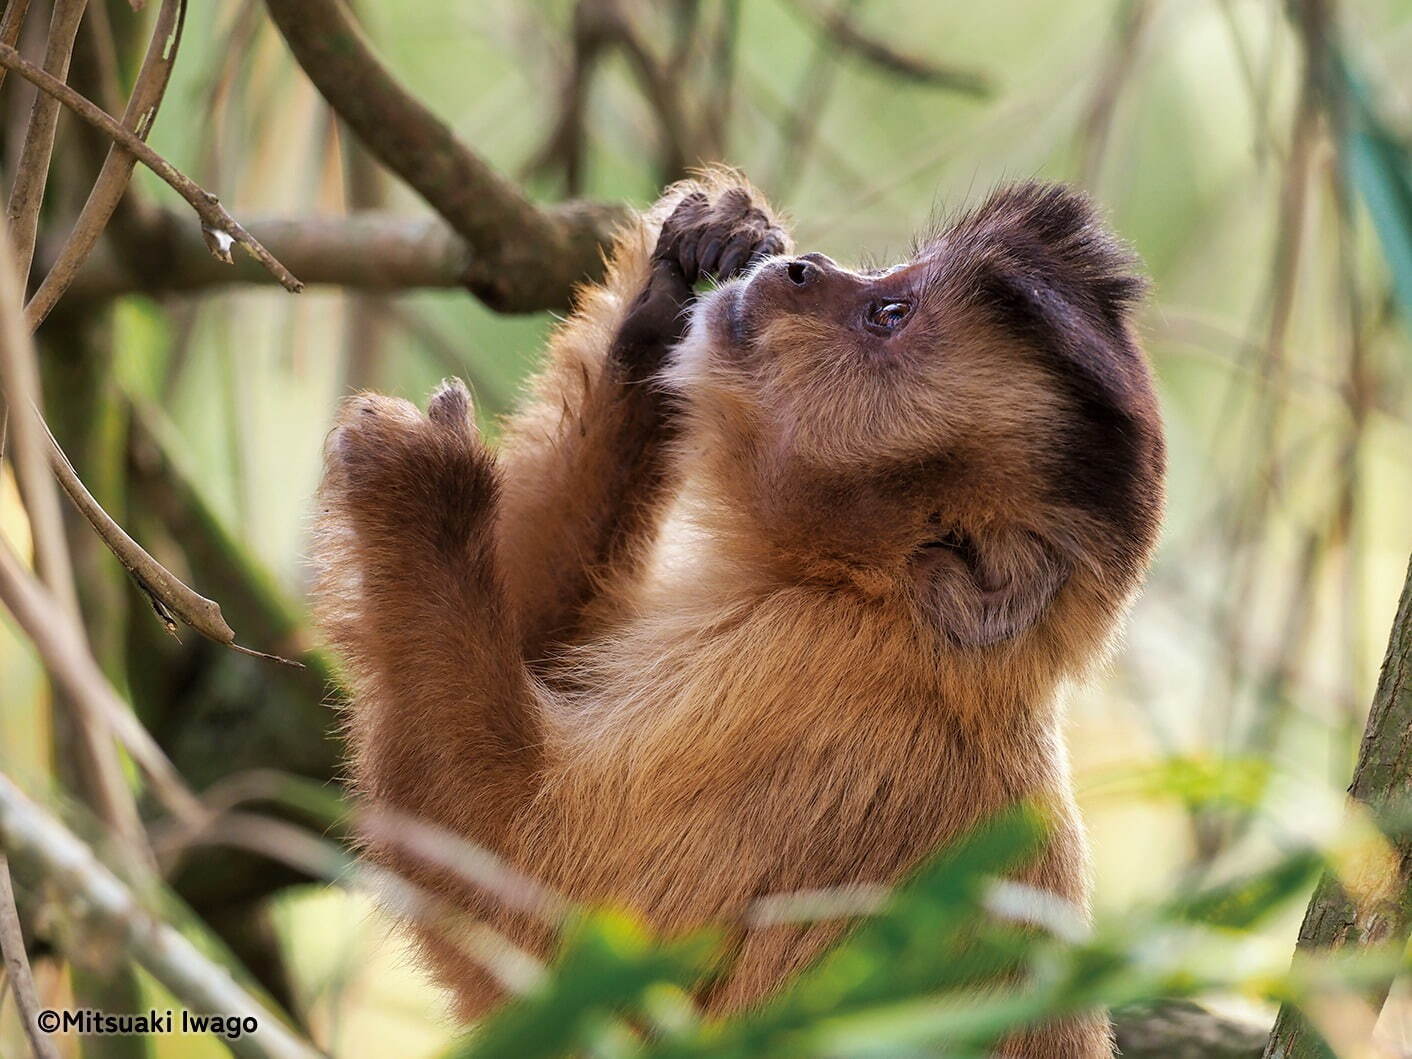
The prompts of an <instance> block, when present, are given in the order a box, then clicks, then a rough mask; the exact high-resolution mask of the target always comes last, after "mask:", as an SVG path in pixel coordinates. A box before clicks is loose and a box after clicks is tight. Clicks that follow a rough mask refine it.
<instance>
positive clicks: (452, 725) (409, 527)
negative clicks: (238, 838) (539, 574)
mask: <svg viewBox="0 0 1412 1059" xmlns="http://www.w3.org/2000/svg"><path fill="white" fill-rule="evenodd" d="M499 491H500V486H499V478H498V472H497V468H496V465H495V459H494V457H493V456H492V454H491V453H490V452H489V451H488V450H487V449H486V448H485V447H484V446H483V445H482V444H481V441H480V439H479V437H478V436H477V434H476V431H475V427H474V425H473V422H472V417H471V401H470V395H469V394H468V393H467V391H466V388H465V386H464V385H462V384H461V383H460V382H459V381H455V380H450V381H448V382H445V383H443V384H442V385H441V387H440V388H439V389H438V390H437V391H436V392H435V393H434V394H433V395H432V397H431V400H430V404H429V407H428V411H427V414H426V415H425V416H423V415H422V414H421V413H420V412H419V411H418V410H417V409H416V407H415V406H414V405H412V404H410V403H409V402H407V401H403V400H400V399H397V398H390V397H379V396H375V395H372V394H362V395H359V396H357V397H354V398H351V399H350V400H349V401H348V402H347V404H346V405H345V407H344V409H343V412H342V414H341V415H340V418H339V422H338V425H337V426H336V427H335V429H334V431H333V433H332V434H331V435H330V438H329V442H328V447H327V454H326V467H325V476H324V483H323V486H322V487H321V490H320V513H319V541H318V548H317V551H318V555H319V558H320V561H321V569H320V576H319V583H318V585H317V586H316V598H317V599H318V600H319V604H320V609H321V612H322V616H323V618H324V621H325V623H326V625H325V627H326V628H327V629H329V630H330V632H331V633H332V635H333V639H334V641H335V643H336V645H337V646H338V647H339V648H340V649H341V651H342V653H343V656H344V658H345V659H346V660H347V662H348V667H349V676H350V678H351V681H352V684H353V688H352V691H353V701H354V705H353V707H352V708H353V710H354V712H355V717H354V719H353V723H350V724H349V726H348V729H349V733H350V736H351V739H352V742H353V753H354V763H353V764H354V772H355V774H356V775H357V777H358V781H359V786H360V787H361V788H362V792H363V793H364V794H365V795H366V796H368V797H370V798H372V799H373V800H374V801H375V802H377V803H379V804H382V805H387V806H390V807H392V808H394V809H396V810H399V811H402V812H406V813H409V814H415V815H418V816H422V817H425V818H427V819H429V820H432V821H434V822H436V823H438V824H440V825H441V826H444V827H448V828H451V829H453V830H455V831H457V832H459V833H461V834H465V835H467V836H469V837H472V838H475V839H477V840H480V841H483V842H487V843H496V842H498V841H499V840H500V839H501V838H502V837H503V835H504V833H505V831H506V830H507V829H508V827H509V826H510V824H511V822H512V820H513V819H514V816H515V814H516V812H517V811H518V810H519V808H520V807H521V806H522V805H523V804H524V802H525V801H526V799H528V798H529V797H530V795H531V794H532V792H533V788H534V784H535V779H536V775H537V773H538V769H539V759H540V753H541V748H540V743H541V735H540V725H541V719H542V713H541V710H540V704H539V703H538V702H537V701H536V695H537V691H536V688H535V685H534V682H533V681H532V680H531V679H530V678H529V676H528V673H527V672H526V670H525V667H524V665H523V662H522V660H521V656H520V652H519V640H518V634H517V630H516V627H515V619H514V616H513V615H512V614H510V613H509V612H508V608H507V606H506V604H505V600H504V594H503V590H502V587H501V583H500V574H499V571H498V569H497V564H496V557H495V536H494V532H493V526H494V519H495V510H496V505H497V500H498V496H499ZM374 852H377V851H376V850H375V851H374Z"/></svg>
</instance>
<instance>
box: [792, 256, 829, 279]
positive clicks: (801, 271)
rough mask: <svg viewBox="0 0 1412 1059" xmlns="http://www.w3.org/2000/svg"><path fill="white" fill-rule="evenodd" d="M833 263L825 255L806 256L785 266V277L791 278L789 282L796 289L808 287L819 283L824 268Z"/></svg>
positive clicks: (797, 258)
mask: <svg viewBox="0 0 1412 1059" xmlns="http://www.w3.org/2000/svg"><path fill="white" fill-rule="evenodd" d="M832 264H833V262H832V261H830V260H829V258H828V257H827V256H826V255H824V254H805V255H804V256H802V257H796V258H795V259H794V260H793V261H791V262H790V263H789V264H788V265H786V266H785V270H784V271H785V275H787V276H788V277H789V282H791V283H793V284H794V285H795V286H796V287H808V286H811V285H813V284H815V283H817V282H818V281H819V280H820V278H822V277H823V274H824V269H823V267H822V266H825V265H832Z"/></svg>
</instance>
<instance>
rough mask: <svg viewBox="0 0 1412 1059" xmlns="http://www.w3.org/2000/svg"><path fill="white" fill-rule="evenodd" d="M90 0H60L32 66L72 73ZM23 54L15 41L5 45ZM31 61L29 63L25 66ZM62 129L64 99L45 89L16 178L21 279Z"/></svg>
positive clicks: (14, 215) (13, 231)
mask: <svg viewBox="0 0 1412 1059" xmlns="http://www.w3.org/2000/svg"><path fill="white" fill-rule="evenodd" d="M87 6H88V0H56V2H55V4H54V10H53V15H52V17H51V18H50V20H49V39H48V42H47V43H46V44H45V48H44V68H43V69H40V68H39V67H37V66H35V67H32V69H34V70H35V71H36V72H37V73H39V74H42V75H43V76H44V77H46V78H48V79H49V80H50V81H52V82H54V83H55V84H59V85H62V84H63V83H64V78H66V77H68V75H69V62H70V60H71V59H72V58H73V51H74V38H75V37H77V36H78V25H79V22H80V21H82V19H83V11H84V8H85V7H87ZM0 47H5V48H6V49H8V50H9V51H11V52H14V54H15V55H16V56H18V54H19V53H18V52H15V50H14V48H13V47H10V45H8V44H6V45H0ZM26 65H29V64H26ZM58 127H59V103H58V101H57V100H55V99H54V98H52V97H51V96H48V95H45V94H44V93H43V92H41V93H39V95H37V96H35V97H34V105H33V106H32V107H31V108H30V112H29V126H28V128H26V129H25V142H24V147H23V148H22V149H21V152H20V162H19V167H18V168H17V169H16V170H15V182H14V185H13V186H12V187H11V188H10V204H9V209H8V212H9V218H10V238H11V239H12V240H13V241H14V247H15V270H16V271H17V272H18V273H19V275H20V277H21V279H24V278H26V277H28V276H29V266H30V263H31V261H33V259H34V241H35V238H36V236H37V235H38V232H39V210H40V208H41V207H42V206H43V205H44V186H45V184H47V183H48V181H49V161H50V159H51V158H52V156H53V153H54V133H55V131H56V130H57V129H58Z"/></svg>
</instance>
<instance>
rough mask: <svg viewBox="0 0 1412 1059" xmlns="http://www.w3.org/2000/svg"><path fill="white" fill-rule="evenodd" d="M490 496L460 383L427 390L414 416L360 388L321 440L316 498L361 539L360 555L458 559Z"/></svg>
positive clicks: (489, 471) (491, 465)
mask: <svg viewBox="0 0 1412 1059" xmlns="http://www.w3.org/2000/svg"><path fill="white" fill-rule="evenodd" d="M497 492H498V482H497V476H496V469H495V460H494V457H493V456H492V455H491V453H490V452H489V451H488V450H487V449H486V448H485V446H484V445H482V444H481V441H480V438H479V436H478V434H477V432H476V428H475V424H474V421H473V419H472V416H471V397H470V394H469V393H468V392H467V390H466V387H465V385H464V384H463V383H461V381H460V380H459V379H448V380H447V381H446V382H443V383H442V384H441V386H440V387H438V388H437V390H436V391H435V392H434V393H433V394H432V396H431V399H430V401H429V403H428V406H427V414H426V415H425V416H423V415H422V414H421V412H419V411H418V410H417V408H416V406H415V405H413V404H412V403H411V402H410V401H404V400H401V399H400V398H395V397H382V396H378V395H376V394H360V395H359V396H357V397H354V398H352V399H350V400H349V401H348V403H347V404H346V405H345V406H344V410H343V413H342V415H341V416H340V418H339V424H338V426H337V427H336V428H335V430H334V432H333V434H332V435H331V436H330V438H329V444H328V461H327V470H326V476H325V482H324V489H323V494H324V497H325V499H326V500H327V501H329V502H331V503H333V504H334V505H335V506H337V507H338V508H340V509H341V514H342V515H343V517H344V518H345V519H346V520H347V521H348V522H349V523H351V526H350V528H351V529H353V530H354V532H355V533H357V534H358V535H359V536H360V537H362V538H364V540H363V549H364V552H365V554H366V553H367V552H369V551H372V552H378V551H381V550H382V548H383V547H384V546H387V547H388V550H389V551H390V552H391V553H392V554H401V555H402V556H404V557H407V556H408V555H409V552H412V551H413V549H412V548H410V547H409V545H413V544H416V545H421V546H422V548H423V549H424V550H425V551H426V552H427V553H428V558H430V557H431V556H437V557H439V558H441V559H443V560H454V559H461V560H464V559H465V558H467V557H468V554H467V553H468V550H469V551H470V552H471V553H473V552H474V550H475V547H474V544H475V542H474V539H475V537H476V536H477V535H478V532H479V531H480V530H481V528H482V527H483V526H484V525H485V524H486V522H487V519H488V515H489V513H490V510H491V509H492V508H493V506H494V503H495V499H496V495H497Z"/></svg>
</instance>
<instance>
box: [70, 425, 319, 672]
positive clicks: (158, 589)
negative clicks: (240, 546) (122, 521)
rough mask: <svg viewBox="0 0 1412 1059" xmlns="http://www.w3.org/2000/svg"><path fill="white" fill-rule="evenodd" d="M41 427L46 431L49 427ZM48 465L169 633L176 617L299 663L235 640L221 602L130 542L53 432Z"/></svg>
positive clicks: (228, 642)
mask: <svg viewBox="0 0 1412 1059" xmlns="http://www.w3.org/2000/svg"><path fill="white" fill-rule="evenodd" d="M45 430H46V432H47V431H48V427H47V425H46V427H45ZM49 466H50V469H51V470H52V471H53V472H54V477H56V478H57V479H58V480H59V484H60V485H61V486H63V487H64V492H66V493H68V494H69V499H70V500H72V501H73V502H74V506H75V507H77V508H78V509H79V512H80V513H81V514H82V515H83V517H84V518H86V519H87V520H88V522H89V525H91V526H92V527H93V528H94V530H95V531H96V532H97V533H98V536H100V537H102V538H103V543H104V544H106V545H107V546H108V550H109V551H111V552H112V553H113V554H114V555H115V556H116V557H117V559H118V562H120V563H122V564H123V567H124V568H125V569H126V570H127V572H128V573H129V574H130V575H131V576H132V579H133V580H134V581H135V582H136V583H137V587H138V588H140V589H141V590H142V591H143V593H145V594H146V596H147V598H148V600H150V601H151V603H152V608H153V610H155V611H156V612H157V617H158V618H160V619H161V620H162V622H163V624H165V625H166V626H167V629H168V630H169V631H170V632H172V633H173V634H175V633H176V628H177V626H176V622H177V620H180V621H181V622H182V623H183V624H185V625H187V626H190V627H191V628H193V629H195V630H196V631H197V632H199V633H200V634H201V635H202V636H204V637H206V638H207V639H208V640H214V641H215V642H216V643H218V644H223V645H224V646H226V647H229V648H230V649H231V650H233V651H239V652H240V653H241V654H247V655H252V656H254V657H255V658H267V659H269V660H271V661H273V662H281V663H283V664H284V665H288V666H298V665H299V663H298V662H295V661H292V660H290V659H288V658H281V657H279V656H278V655H272V654H266V653H265V652H263V651H256V650H252V649H251V648H249V647H242V646H241V645H240V644H238V643H236V642H235V630H234V629H232V628H231V627H230V626H229V625H227V624H226V621H225V618H224V617H222V615H221V607H220V604H219V603H217V602H216V601H215V600H213V599H207V598H206V597H205V596H203V595H201V594H200V593H199V592H196V591H194V590H193V589H192V588H191V587H190V586H188V585H187V584H186V583H185V582H183V581H182V580H181V579H180V578H178V577H177V576H176V574H174V573H172V572H171V571H170V570H168V569H167V568H166V567H165V566H163V565H162V564H161V563H159V562H158V561H157V560H156V559H154V558H152V556H151V554H149V553H148V551H147V550H146V549H145V548H143V547H142V545H140V544H138V543H137V541H135V540H133V539H132V537H130V536H129V535H128V533H127V531H126V530H124V529H123V528H122V527H121V526H119V525H118V523H117V522H116V521H115V520H114V519H113V516H111V515H109V514H108V512H106V511H104V510H103V507H102V505H101V504H99V503H98V501H97V500H95V499H94V498H93V494H92V493H90V492H89V491H88V489H87V488H86V487H85V486H84V484H83V482H82V481H80V480H79V477H78V475H77V474H76V473H75V472H74V468H73V464H71V463H69V458H68V457H67V456H65V455H64V450H63V449H61V448H60V447H59V443H58V442H57V441H55V440H54V435H53V434H52V433H51V434H49Z"/></svg>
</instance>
